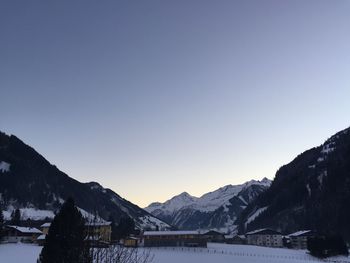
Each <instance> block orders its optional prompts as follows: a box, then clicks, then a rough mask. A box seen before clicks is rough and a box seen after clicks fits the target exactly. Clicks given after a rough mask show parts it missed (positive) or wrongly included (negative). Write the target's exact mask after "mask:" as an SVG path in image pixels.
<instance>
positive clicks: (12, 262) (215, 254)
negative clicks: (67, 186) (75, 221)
mask: <svg viewBox="0 0 350 263" xmlns="http://www.w3.org/2000/svg"><path fill="white" fill-rule="evenodd" d="M40 251H41V247H39V246H37V245H31V244H1V245H0V263H35V262H36V259H37V257H38V255H39V253H40ZM152 253H153V254H154V261H153V263H196V262H198V263H212V262H215V263H227V262H240V263H278V262H286V263H292V262H295V263H307V262H309V263H310V262H325V261H322V260H318V259H315V258H313V257H311V256H309V255H307V254H306V251H305V250H291V249H283V248H265V247H256V246H244V245H225V244H209V245H208V248H153V249H152ZM327 262H342V263H343V262H350V259H349V258H345V257H338V258H332V259H329V260H327Z"/></svg>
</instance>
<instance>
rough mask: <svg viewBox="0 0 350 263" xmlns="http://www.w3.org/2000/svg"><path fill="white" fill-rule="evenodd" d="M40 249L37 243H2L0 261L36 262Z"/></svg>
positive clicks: (11, 262)
mask: <svg viewBox="0 0 350 263" xmlns="http://www.w3.org/2000/svg"><path fill="white" fill-rule="evenodd" d="M40 251H41V247H39V246H38V245H35V244H22V243H18V244H0V263H36V259H37V258H38V256H39V253H40Z"/></svg>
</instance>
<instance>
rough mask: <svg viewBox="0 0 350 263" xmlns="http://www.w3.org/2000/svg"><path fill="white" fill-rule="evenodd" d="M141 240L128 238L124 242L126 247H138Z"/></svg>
mask: <svg viewBox="0 0 350 263" xmlns="http://www.w3.org/2000/svg"><path fill="white" fill-rule="evenodd" d="M139 242H140V239H139V238H137V237H127V238H124V240H123V245H124V247H138V245H139Z"/></svg>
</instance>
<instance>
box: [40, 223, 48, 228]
mask: <svg viewBox="0 0 350 263" xmlns="http://www.w3.org/2000/svg"><path fill="white" fill-rule="evenodd" d="M50 226H51V223H44V224H42V225H41V226H40V227H50Z"/></svg>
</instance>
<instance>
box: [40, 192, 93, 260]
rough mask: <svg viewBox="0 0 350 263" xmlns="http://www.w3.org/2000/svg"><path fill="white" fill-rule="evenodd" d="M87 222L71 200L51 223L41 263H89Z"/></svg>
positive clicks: (70, 199)
mask: <svg viewBox="0 0 350 263" xmlns="http://www.w3.org/2000/svg"><path fill="white" fill-rule="evenodd" d="M84 227H85V221H84V218H83V217H82V215H81V213H80V212H79V210H78V209H77V208H76V206H75V204H74V200H73V199H72V198H69V199H68V200H67V201H66V202H65V203H64V204H63V205H62V208H61V210H60V211H59V212H58V214H57V215H56V216H55V218H54V220H53V221H52V223H51V226H50V229H49V233H48V235H47V236H46V239H45V243H44V247H43V249H42V252H41V255H40V262H41V263H63V262H64V263H87V262H91V260H90V258H89V248H88V247H87V245H86V243H85V242H84V239H85V234H84Z"/></svg>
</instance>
